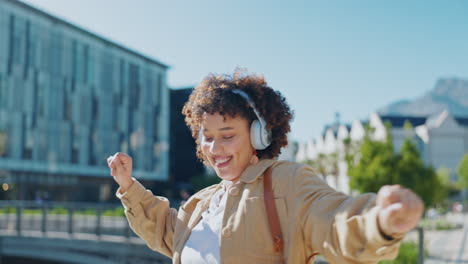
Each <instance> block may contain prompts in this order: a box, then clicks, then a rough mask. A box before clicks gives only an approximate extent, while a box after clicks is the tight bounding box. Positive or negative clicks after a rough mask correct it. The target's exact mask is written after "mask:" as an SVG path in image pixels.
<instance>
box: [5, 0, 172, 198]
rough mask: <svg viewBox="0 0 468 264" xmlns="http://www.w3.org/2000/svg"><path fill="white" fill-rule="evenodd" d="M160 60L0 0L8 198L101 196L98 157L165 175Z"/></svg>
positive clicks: (104, 175)
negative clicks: (123, 158) (120, 156)
mask: <svg viewBox="0 0 468 264" xmlns="http://www.w3.org/2000/svg"><path fill="white" fill-rule="evenodd" d="M167 69H168V67H167V66H166V65H164V64H162V63H160V62H158V61H156V60H153V59H151V58H148V57H146V56H143V55H141V54H139V53H137V52H135V51H132V50H130V49H128V48H125V47H124V46H122V45H119V44H117V43H114V42H112V41H109V40H107V39H105V38H103V37H100V36H98V35H96V34H93V33H91V32H89V31H86V30H84V29H81V28H79V27H77V26H75V25H73V24H71V23H68V22H66V21H64V20H61V19H58V18H56V17H53V16H51V15H49V14H47V13H45V12H43V11H41V10H38V9H35V8H33V7H31V6H29V5H26V4H24V3H22V2H19V1H16V0H0V180H2V181H3V183H7V184H9V185H11V188H8V189H9V191H10V192H13V193H14V194H10V196H9V197H10V198H13V199H44V198H45V199H54V200H85V201H97V200H104V201H105V200H108V199H111V197H112V196H113V193H112V191H113V188H115V183H113V180H112V177H110V176H109V169H108V168H107V164H106V158H107V157H108V156H109V155H112V154H114V153H115V152H118V151H122V152H126V153H129V154H130V155H131V156H132V157H133V160H134V176H135V177H138V178H139V179H141V180H161V181H165V180H167V179H168V166H169V161H168V152H169V134H168V129H169V111H168V109H169V91H168V89H167V84H166V83H167V82H166V78H167Z"/></svg>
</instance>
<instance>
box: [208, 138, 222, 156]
mask: <svg viewBox="0 0 468 264" xmlns="http://www.w3.org/2000/svg"><path fill="white" fill-rule="evenodd" d="M222 150H223V146H222V144H221V142H220V141H219V140H213V141H212V142H211V146H210V152H211V153H212V154H217V153H222Z"/></svg>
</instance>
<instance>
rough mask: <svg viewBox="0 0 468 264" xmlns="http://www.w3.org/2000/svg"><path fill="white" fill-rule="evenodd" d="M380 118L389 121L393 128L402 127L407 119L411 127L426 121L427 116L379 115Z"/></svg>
mask: <svg viewBox="0 0 468 264" xmlns="http://www.w3.org/2000/svg"><path fill="white" fill-rule="evenodd" d="M380 119H381V120H382V122H383V123H385V122H390V124H392V127H394V128H395V127H396V128H402V127H404V125H405V122H406V121H409V122H410V123H411V125H412V126H413V127H416V126H420V125H424V124H425V123H426V120H427V117H422V116H419V117H418V116H391V115H381V116H380Z"/></svg>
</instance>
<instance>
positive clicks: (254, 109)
mask: <svg viewBox="0 0 468 264" xmlns="http://www.w3.org/2000/svg"><path fill="white" fill-rule="evenodd" d="M183 114H184V115H185V120H186V123H187V125H188V126H189V127H190V129H191V131H192V135H193V137H194V138H195V139H196V142H197V155H198V157H199V158H200V159H201V160H202V161H203V162H204V163H205V164H206V165H208V166H211V167H213V168H214V170H215V172H216V174H217V176H218V177H220V178H221V179H222V181H221V183H220V184H216V185H213V186H211V187H208V188H206V189H203V190H201V191H200V192H198V193H196V194H195V195H193V196H192V197H191V198H190V199H189V200H188V201H187V202H186V203H185V204H184V205H183V206H181V207H180V208H179V210H178V211H177V210H176V209H172V208H170V207H169V202H168V200H167V199H166V198H164V197H158V196H154V195H153V194H152V193H151V192H150V191H148V190H145V188H144V187H143V186H142V185H141V184H140V183H139V182H138V181H136V180H135V179H133V178H132V177H131V175H132V159H131V158H130V157H129V156H127V155H125V154H122V153H117V154H115V155H114V156H112V157H109V158H108V164H109V167H110V168H111V175H112V176H113V177H114V179H115V180H116V182H117V183H118V184H119V186H120V188H119V190H118V191H117V196H118V197H119V198H120V199H121V201H122V203H123V205H124V207H125V213H126V216H127V218H128V221H129V222H130V226H131V228H132V229H133V230H134V231H135V233H136V234H138V235H139V236H140V237H141V238H143V239H144V240H145V241H146V243H147V244H148V246H149V247H151V248H152V249H154V250H156V251H159V252H161V253H163V254H165V255H167V256H169V257H170V258H172V260H173V263H182V264H186V263H221V262H222V263H281V262H282V261H283V260H282V259H283V258H284V260H285V261H286V262H287V263H313V259H314V256H315V255H316V254H317V253H319V254H321V255H323V256H325V258H326V259H327V260H328V261H329V262H331V263H375V262H377V261H379V260H381V259H388V258H394V257H395V256H396V255H397V253H398V247H399V244H400V241H401V239H402V238H403V237H404V235H405V234H406V233H407V232H408V231H409V230H411V229H413V228H414V227H415V226H416V225H417V223H418V221H419V219H420V217H421V214H422V211H423V205H422V202H421V200H420V199H419V198H418V197H417V196H416V195H415V194H414V193H413V192H411V191H410V190H408V189H405V188H402V187H400V186H384V187H382V189H381V190H380V191H379V193H378V194H377V195H375V194H363V195H360V196H358V197H349V196H346V195H345V194H343V193H340V192H337V191H335V190H334V189H332V188H330V187H329V186H328V185H327V184H326V183H325V182H324V181H323V180H322V179H321V178H319V177H318V176H317V175H316V174H315V173H314V172H313V171H312V169H311V168H310V167H308V166H306V165H303V164H298V163H294V162H281V161H277V160H276V159H275V158H277V157H278V155H279V154H280V148H281V147H283V146H286V145H287V136H286V134H287V133H288V132H289V131H290V126H289V122H290V120H291V118H292V113H291V110H290V108H289V106H288V104H287V103H286V101H285V99H284V97H283V96H282V95H281V94H280V93H279V92H275V91H274V90H272V89H271V88H270V87H268V86H267V84H266V82H265V80H264V79H263V77H258V76H255V75H247V74H244V73H242V72H235V73H234V75H233V76H227V75H219V76H216V75H209V76H208V77H206V78H205V79H204V80H203V81H202V82H201V84H200V85H198V86H197V87H196V88H195V89H194V91H193V93H192V94H191V96H190V98H189V100H188V102H187V103H186V105H185V106H184V109H183ZM268 168H272V170H271V171H272V172H271V175H272V179H273V183H272V189H273V193H274V204H275V205H276V209H277V214H278V217H279V222H280V228H281V232H282V234H283V241H284V248H283V249H282V250H278V247H275V245H277V244H274V242H273V239H272V234H271V231H270V227H269V225H270V221H272V219H271V218H272V217H271V216H267V212H266V209H265V204H264V196H263V195H264V185H263V180H264V178H266V177H267V176H265V175H267V173H265V172H266V171H269V170H268ZM273 218H274V217H273Z"/></svg>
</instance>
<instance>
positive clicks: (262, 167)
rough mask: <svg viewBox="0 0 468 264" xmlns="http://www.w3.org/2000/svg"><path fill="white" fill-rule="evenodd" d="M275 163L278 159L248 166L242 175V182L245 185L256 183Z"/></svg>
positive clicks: (264, 160)
mask: <svg viewBox="0 0 468 264" xmlns="http://www.w3.org/2000/svg"><path fill="white" fill-rule="evenodd" d="M275 162H277V160H276V159H262V160H260V161H259V162H258V163H257V164H255V165H250V166H248V167H247V168H245V170H244V172H243V173H242V175H241V178H240V181H241V182H245V183H252V182H254V181H256V180H257V178H258V177H259V176H260V175H262V174H263V173H264V172H265V171H266V169H268V167H270V166H271V165H273V164H274V163H275Z"/></svg>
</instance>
